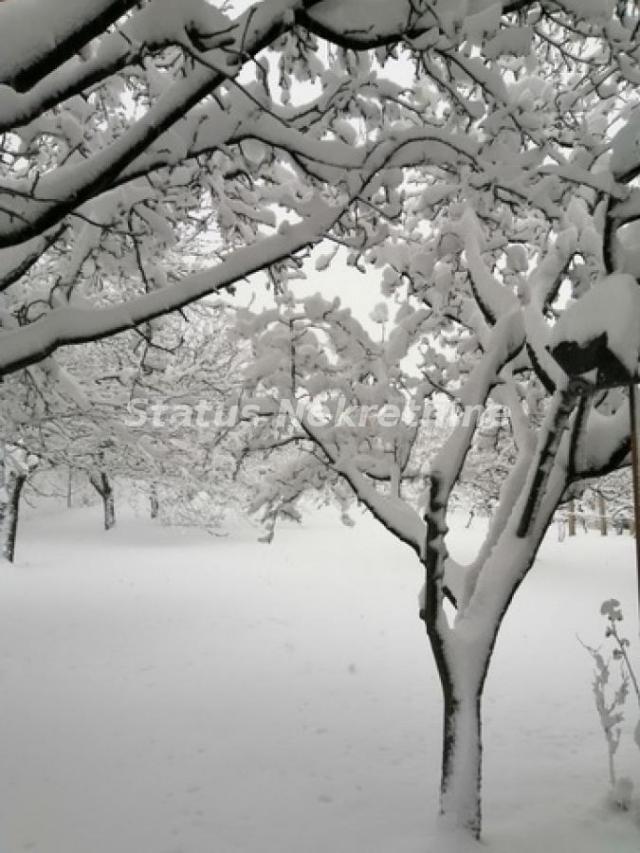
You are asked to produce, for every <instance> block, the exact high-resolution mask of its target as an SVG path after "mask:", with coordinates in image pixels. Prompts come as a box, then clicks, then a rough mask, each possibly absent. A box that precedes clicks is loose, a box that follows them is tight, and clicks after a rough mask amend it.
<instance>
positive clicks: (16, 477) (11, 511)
mask: <svg viewBox="0 0 640 853" xmlns="http://www.w3.org/2000/svg"><path fill="white" fill-rule="evenodd" d="M26 479H27V477H26V475H25V474H16V473H11V474H9V476H8V477H7V481H6V483H5V489H6V492H7V501H6V503H5V504H3V505H0V531H1V533H2V556H3V557H4V559H5V560H8V561H9V562H10V563H13V559H14V556H15V552H16V537H17V534H18V515H19V510H20V495H21V493H22V487H23V486H24V484H25V482H26Z"/></svg>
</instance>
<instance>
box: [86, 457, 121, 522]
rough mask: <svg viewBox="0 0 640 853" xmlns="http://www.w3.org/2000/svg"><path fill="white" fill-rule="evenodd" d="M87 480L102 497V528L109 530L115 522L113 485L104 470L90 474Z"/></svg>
mask: <svg viewBox="0 0 640 853" xmlns="http://www.w3.org/2000/svg"><path fill="white" fill-rule="evenodd" d="M89 482H90V483H91V485H92V486H93V488H94V489H95V490H96V492H97V493H98V494H99V495H100V497H101V498H102V508H103V516H104V529H105V530H111V528H112V527H115V524H116V506H115V500H114V496H113V487H112V485H111V483H110V482H109V478H108V477H107V475H106V474H105V472H104V471H101V472H100V474H91V475H90V477H89Z"/></svg>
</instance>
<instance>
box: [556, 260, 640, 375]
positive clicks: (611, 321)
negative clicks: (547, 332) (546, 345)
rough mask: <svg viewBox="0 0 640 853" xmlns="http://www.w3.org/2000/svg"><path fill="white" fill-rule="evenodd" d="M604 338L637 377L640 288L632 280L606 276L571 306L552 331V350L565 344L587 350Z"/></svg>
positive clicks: (623, 274)
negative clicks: (604, 335) (589, 344)
mask: <svg viewBox="0 0 640 853" xmlns="http://www.w3.org/2000/svg"><path fill="white" fill-rule="evenodd" d="M602 334H606V336H607V345H608V348H609V351H610V352H612V353H613V355H615V356H616V358H617V359H618V360H619V361H620V363H621V364H622V365H623V366H624V367H625V368H626V369H627V371H628V372H629V373H630V374H635V372H636V367H637V364H638V355H639V354H640V286H638V284H637V282H636V280H635V279H634V278H633V276H630V275H627V274H626V273H614V274H613V275H610V276H606V277H605V278H602V279H600V280H599V281H597V282H596V283H595V284H594V285H593V286H592V287H591V289H590V290H589V291H588V292H587V293H586V294H585V295H584V296H583V297H581V298H580V299H578V300H577V301H575V302H573V303H572V304H571V305H569V307H568V308H567V309H566V311H565V312H564V313H563V314H562V316H561V317H560V320H559V321H558V322H557V324H556V325H555V327H554V329H553V332H552V334H551V347H552V349H553V348H555V347H556V346H557V345H558V344H560V343H565V342H573V343H576V344H579V345H580V346H584V345H586V344H588V343H590V342H591V341H593V340H595V339H596V338H598V337H600V336H601V335H602Z"/></svg>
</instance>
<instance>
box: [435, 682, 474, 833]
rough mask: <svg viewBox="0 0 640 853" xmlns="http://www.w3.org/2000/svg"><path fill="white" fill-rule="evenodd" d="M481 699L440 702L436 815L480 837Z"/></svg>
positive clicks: (453, 698) (451, 698) (447, 698)
mask: <svg viewBox="0 0 640 853" xmlns="http://www.w3.org/2000/svg"><path fill="white" fill-rule="evenodd" d="M480 700H481V696H480V692H478V693H477V695H475V696H474V695H473V693H472V694H471V695H468V696H466V697H465V698H461V699H458V698H456V695H455V693H449V695H448V696H445V701H444V728H443V753H442V777H441V782H440V813H441V815H442V817H443V819H444V820H445V821H446V822H447V823H448V824H450V825H452V826H453V827H455V828H459V829H463V830H465V831H466V832H468V833H470V834H471V835H472V836H473V837H474V838H477V839H479V838H480V830H481V826H482V809H481V785H482V721H481V701H480Z"/></svg>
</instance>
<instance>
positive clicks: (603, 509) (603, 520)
mask: <svg viewBox="0 0 640 853" xmlns="http://www.w3.org/2000/svg"><path fill="white" fill-rule="evenodd" d="M598 516H599V518H600V533H601V534H602V536H606V535H607V532H608V531H607V502H606V501H605V499H604V496H603V495H602V494H601V493H600V492H598Z"/></svg>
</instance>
